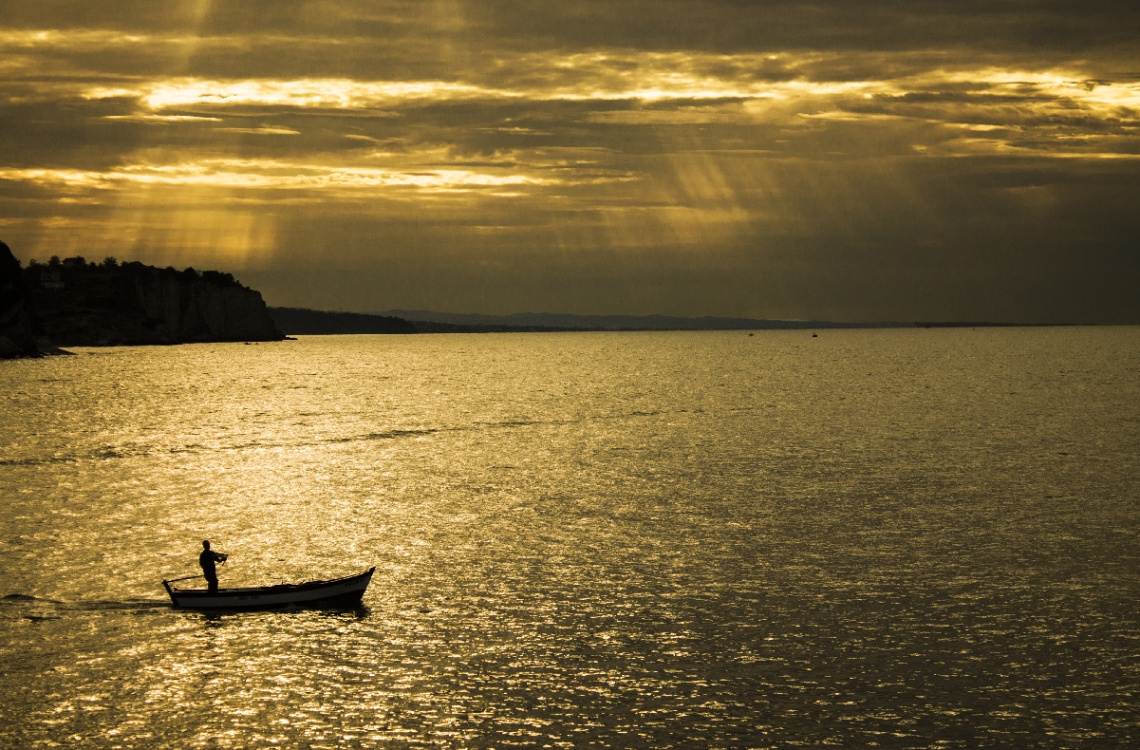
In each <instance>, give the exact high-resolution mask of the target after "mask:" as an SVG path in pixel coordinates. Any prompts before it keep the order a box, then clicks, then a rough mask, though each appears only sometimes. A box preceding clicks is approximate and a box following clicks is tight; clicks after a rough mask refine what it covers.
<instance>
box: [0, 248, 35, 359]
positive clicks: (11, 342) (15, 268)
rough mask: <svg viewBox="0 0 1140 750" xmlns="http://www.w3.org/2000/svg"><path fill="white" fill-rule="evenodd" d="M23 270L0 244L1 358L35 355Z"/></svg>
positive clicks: (8, 249) (9, 251) (9, 250)
mask: <svg viewBox="0 0 1140 750" xmlns="http://www.w3.org/2000/svg"><path fill="white" fill-rule="evenodd" d="M22 276H23V269H21V268H20V261H19V260H17V259H16V256H15V255H12V250H11V249H10V248H9V247H8V245H6V244H5V243H4V242H0V358H8V357H34V356H35V355H36V354H38V353H39V352H38V350H37V349H36V337H35V336H34V335H33V334H32V324H31V317H30V316H29V315H28V308H27V303H26V300H25V297H24V285H23V278H22Z"/></svg>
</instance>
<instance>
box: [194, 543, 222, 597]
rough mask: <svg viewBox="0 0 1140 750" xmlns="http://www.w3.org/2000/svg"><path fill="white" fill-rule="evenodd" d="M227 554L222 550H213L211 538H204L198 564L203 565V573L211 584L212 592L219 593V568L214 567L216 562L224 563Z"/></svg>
mask: <svg viewBox="0 0 1140 750" xmlns="http://www.w3.org/2000/svg"><path fill="white" fill-rule="evenodd" d="M225 561H226V555H225V553H222V552H212V551H211V550H210V540H209V539H204V540H202V554H200V555H198V564H199V565H201V566H202V575H203V576H204V577H205V579H206V583H207V584H209V587H210V593H211V594H216V593H218V569H217V568H216V567H214V563H224V562H225Z"/></svg>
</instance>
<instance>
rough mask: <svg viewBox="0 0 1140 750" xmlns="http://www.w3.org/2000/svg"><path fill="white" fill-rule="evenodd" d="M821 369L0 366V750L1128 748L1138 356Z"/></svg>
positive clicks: (376, 345)
mask: <svg viewBox="0 0 1140 750" xmlns="http://www.w3.org/2000/svg"><path fill="white" fill-rule="evenodd" d="M817 333H818V335H812V332H811V331H800V330H795V331H755V332H747V331H730V332H724V331H720V332H643V333H636V332H613V333H507V334H451V335H407V336H310V337H302V338H300V339H299V340H296V341H285V342H278V343H261V344H243V343H225V344H197V345H185V346H173V347H122V348H81V349H75V350H74V356H57V357H50V358H44V359H35V360H21V361H8V362H0V550H2V555H0V682H2V689H0V747H3V748H54V747H83V748H148V749H149V748H172V749H173V748H179V749H182V748H523V747H525V748H794V747H847V748H855V747H879V748H1128V747H1140V607H1138V598H1140V545H1138V541H1140V540H1138V539H1137V532H1138V529H1140V524H1138V521H1140V518H1138V514H1140V327H1089V328H1085V327H1071V328H1070V327H1063V328H977V329H971V328H942V329H876V330H832V329H825V330H820V331H818V332H817ZM203 539H209V540H210V541H211V542H212V544H213V547H214V549H215V550H219V551H222V552H225V553H227V554H228V555H229V560H228V562H227V563H226V564H225V565H223V566H221V567H220V568H219V574H220V578H221V582H222V586H223V587H225V586H246V585H262V584H271V583H282V582H299V581H304V580H314V579H323V578H329V577H336V576H342V575H348V574H351V573H356V572H359V571H362V570H365V569H367V568H369V567H373V566H375V568H376V572H375V574H374V576H373V579H372V583H371V585H370V587H369V588H368V590H367V592H366V593H365V595H364V598H363V600H362V602H361V604H360V606H357V607H351V606H350V607H340V608H336V609H324V610H321V609H317V610H295V611H290V610H286V611H270V612H238V613H219V612H196V611H189V610H178V609H175V608H173V607H172V606H171V603H170V601H169V598H168V597H167V595H166V593H165V590H164V589H163V586H162V582H163V580H164V579H171V578H179V577H184V576H192V575H195V574H196V573H199V572H200V570H199V569H198V567H197V555H198V552H199V551H200V550H201V542H202V540H203ZM183 585H191V586H194V585H203V584H202V582H201V581H200V580H199V581H198V582H194V581H188V582H185V583H184V584H183Z"/></svg>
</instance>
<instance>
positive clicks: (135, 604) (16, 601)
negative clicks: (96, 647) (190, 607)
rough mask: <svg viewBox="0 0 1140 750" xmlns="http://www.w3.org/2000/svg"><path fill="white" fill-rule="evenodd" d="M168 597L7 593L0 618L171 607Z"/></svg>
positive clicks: (43, 617)
mask: <svg viewBox="0 0 1140 750" xmlns="http://www.w3.org/2000/svg"><path fill="white" fill-rule="evenodd" d="M169 608H170V602H169V601H167V600H165V599H123V600H104V599H93V600H79V601H60V600H58V599H46V598H42V597H38V596H32V595H30V594H8V595H7V596H4V597H0V620H28V621H31V622H43V621H46V620H61V619H63V618H64V617H66V616H67V615H68V614H69V613H75V612H105V611H113V610H119V611H131V612H143V611H148V610H155V609H169Z"/></svg>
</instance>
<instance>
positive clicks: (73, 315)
mask: <svg viewBox="0 0 1140 750" xmlns="http://www.w3.org/2000/svg"><path fill="white" fill-rule="evenodd" d="M23 276H24V278H23V286H24V291H25V296H26V298H27V302H28V308H29V311H30V313H31V318H32V325H33V329H34V330H35V332H36V333H38V334H41V335H44V336H46V337H47V338H49V339H50V340H51V343H52V344H54V345H56V346H112V345H124V344H127V345H129V344H182V343H192V342H207V341H280V340H281V339H283V338H285V336H284V335H283V334H282V333H281V332H280V331H279V330H277V327H276V325H274V323H273V319H272V318H271V317H269V313H268V311H267V309H266V306H265V302H264V301H263V300H262V298H261V294H260V293H259V292H257V291H254V290H253V289H249V288H247V287H244V286H242V285H241V284H239V283H238V282H237V281H235V280H234V279H233V277H232V276H230V275H229V274H222V273H218V272H216V271H206V272H204V273H201V274H199V273H198V272H196V271H194V270H193V269H186V270H185V271H175V270H174V269H172V268H168V269H159V268H154V267H153V266H145V265H143V264H141V263H125V264H123V265H118V264H115V263H110V264H107V263H104V264H102V265H98V266H96V265H94V264H88V263H86V262H84V261H83V259H81V258H72V259H68V260H65V261H63V263H58V264H55V263H53V264H52V265H33V266H30V267H29V268H27V269H25V271H24V273H23Z"/></svg>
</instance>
